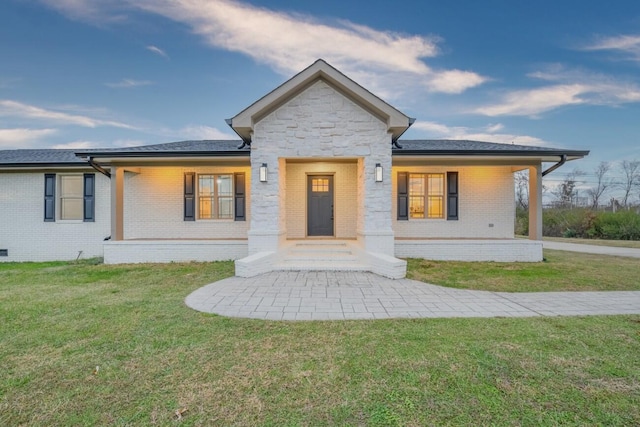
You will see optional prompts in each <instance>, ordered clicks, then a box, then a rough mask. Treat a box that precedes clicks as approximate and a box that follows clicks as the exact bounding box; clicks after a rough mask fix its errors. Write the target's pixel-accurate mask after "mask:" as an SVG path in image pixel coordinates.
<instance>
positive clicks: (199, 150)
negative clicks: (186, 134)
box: [76, 140, 250, 157]
mask: <svg viewBox="0 0 640 427" xmlns="http://www.w3.org/2000/svg"><path fill="white" fill-rule="evenodd" d="M241 145H242V141H240V140H204V141H179V142H168V143H165V144H154V145H141V146H139V147H125V148H109V149H105V150H85V151H82V150H76V154H77V155H78V156H83V157H86V156H94V157H110V156H118V157H120V156H123V157H147V156H151V157H156V156H158V157H163V156H174V155H176V156H180V155H192V156H211V155H219V156H248V155H249V152H250V151H249V147H246V148H243V149H239V148H238V147H240V146H241Z"/></svg>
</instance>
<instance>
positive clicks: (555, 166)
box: [542, 154, 567, 176]
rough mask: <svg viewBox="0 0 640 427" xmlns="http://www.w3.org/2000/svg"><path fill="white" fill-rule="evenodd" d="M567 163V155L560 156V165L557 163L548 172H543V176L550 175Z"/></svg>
mask: <svg viewBox="0 0 640 427" xmlns="http://www.w3.org/2000/svg"><path fill="white" fill-rule="evenodd" d="M566 161H567V155H566V154H563V155H562V156H560V161H559V162H558V163H556V164H555V165H553V166H551V167H550V168H549V169H547V170H546V171H544V172H542V176H545V175H547V174H550V173H551V172H553V171H554V170H556V169H558V168H559V167H560V166H562V165H564V164H565V162H566Z"/></svg>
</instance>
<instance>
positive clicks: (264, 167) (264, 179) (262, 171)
mask: <svg viewBox="0 0 640 427" xmlns="http://www.w3.org/2000/svg"><path fill="white" fill-rule="evenodd" d="M260 182H267V164H266V163H263V164H262V166H260Z"/></svg>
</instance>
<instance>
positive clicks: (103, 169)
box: [87, 157, 111, 179]
mask: <svg viewBox="0 0 640 427" xmlns="http://www.w3.org/2000/svg"><path fill="white" fill-rule="evenodd" d="M87 161H88V162H89V164H90V165H91V167H92V168H94V169H95V170H97V171H98V172H100V173H101V174H102V175H104V176H106V177H107V178H109V179H111V173H110V172H109V171H108V170H106V169H105V168H103V167H102V166H100V165H99V164H97V163H96V162H94V161H93V159H92V158H91V157H87Z"/></svg>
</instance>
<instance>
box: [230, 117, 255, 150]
mask: <svg viewBox="0 0 640 427" xmlns="http://www.w3.org/2000/svg"><path fill="white" fill-rule="evenodd" d="M225 122H227V124H228V125H229V127H230V128H231V129H233V119H226V120H225ZM233 131H234V132H235V133H236V135H238V136H239V137H240V139H241V140H242V144H241V145H238V150H242V149H243V148H244V147H246V146H247V145H248V146H249V148H251V140H250V139H249V140H247V139H245V138H243V137H242V135H240V134H239V133H238V131H236V130H235V129H233Z"/></svg>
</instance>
